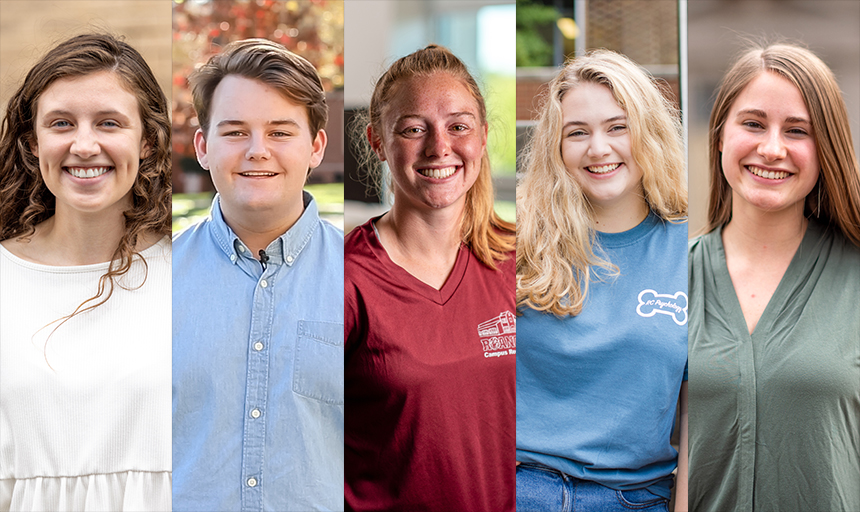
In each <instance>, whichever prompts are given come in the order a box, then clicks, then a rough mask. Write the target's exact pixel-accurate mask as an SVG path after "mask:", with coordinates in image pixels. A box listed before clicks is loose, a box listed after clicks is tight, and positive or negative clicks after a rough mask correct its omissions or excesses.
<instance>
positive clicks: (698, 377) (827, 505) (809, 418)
mask: <svg viewBox="0 0 860 512" xmlns="http://www.w3.org/2000/svg"><path fill="white" fill-rule="evenodd" d="M689 269H690V290H689V291H690V326H689V329H690V330H689V344H690V345H689V384H688V387H689V390H688V391H689V428H690V439H689V441H690V482H689V493H690V494H689V499H690V502H689V503H690V510H691V511H695V512H703V511H719V512H725V511H789V512H790V511H822V512H830V511H860V249H858V248H857V247H856V246H854V245H852V244H851V243H850V242H848V241H847V240H846V239H845V238H843V237H842V236H841V235H840V234H838V233H837V232H836V229H835V228H827V227H824V226H822V225H821V224H818V223H817V222H815V221H811V222H810V223H809V228H808V229H807V232H806V234H805V236H804V238H803V241H802V242H801V244H800V248H798V250H797V253H796V254H795V255H794V258H793V259H792V261H791V263H790V265H789V267H788V269H787V270H786V272H785V275H784V276H783V278H782V281H780V283H779V286H778V287H777V289H776V291H775V292H774V294H773V297H772V298H771V299H770V302H769V303H768V305H767V307H766V308H765V310H764V312H763V313H762V315H761V319H760V320H759V322H758V324H757V326H756V328H755V331H754V332H753V334H751V335H750V334H749V332H748V330H747V325H746V322H745V320H744V316H743V313H742V312H741V308H740V304H739V302H738V299H737V295H736V294H735V290H734V287H733V286H732V281H731V278H730V277H729V272H728V268H727V267H726V257H725V252H724V250H723V243H722V238H721V230H720V229H717V230H715V231H713V232H711V233H709V234H707V235H704V236H702V237H699V238H697V239H695V240H692V241H691V242H690V267H689Z"/></svg>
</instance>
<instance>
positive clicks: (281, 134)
mask: <svg viewBox="0 0 860 512" xmlns="http://www.w3.org/2000/svg"><path fill="white" fill-rule="evenodd" d="M290 136H292V134H291V133H289V132H272V137H279V138H282V137H290Z"/></svg>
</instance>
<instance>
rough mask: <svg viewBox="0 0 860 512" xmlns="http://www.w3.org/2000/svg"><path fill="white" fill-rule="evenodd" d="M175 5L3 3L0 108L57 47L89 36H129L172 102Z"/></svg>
mask: <svg viewBox="0 0 860 512" xmlns="http://www.w3.org/2000/svg"><path fill="white" fill-rule="evenodd" d="M171 5H172V2H171V0H0V105H2V107H3V112H4V113H5V107H6V103H7V102H8V100H9V97H10V96H11V95H12V93H13V92H14V91H15V89H17V88H18V86H19V85H20V84H21V81H22V80H23V79H24V77H25V76H26V74H27V72H28V71H29V70H30V67H32V65H33V64H34V63H35V62H36V61H37V60H38V59H39V58H40V57H41V56H42V55H44V54H45V53H46V52H47V51H48V50H49V49H50V48H51V47H53V46H54V45H55V44H56V43H58V42H60V41H62V40H64V39H67V38H69V37H71V36H74V35H77V34H81V33H84V32H92V31H99V32H109V33H111V34H114V35H120V36H124V37H125V40H126V41H127V42H128V43H129V44H131V45H132V46H133V47H134V48H135V49H137V50H138V51H139V52H140V53H141V54H142V55H143V57H144V59H146V61H147V63H149V66H150V67H151V68H152V71H153V73H155V77H156V78H157V79H158V83H159V84H160V85H161V88H162V89H163V90H164V93H165V94H166V95H167V97H168V98H170V62H171Z"/></svg>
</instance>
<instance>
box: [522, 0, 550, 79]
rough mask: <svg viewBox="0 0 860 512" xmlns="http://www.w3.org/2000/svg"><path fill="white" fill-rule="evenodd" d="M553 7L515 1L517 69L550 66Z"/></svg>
mask: <svg viewBox="0 0 860 512" xmlns="http://www.w3.org/2000/svg"><path fill="white" fill-rule="evenodd" d="M558 17H559V13H558V11H557V10H556V9H555V7H552V6H549V5H542V4H538V3H534V2H532V1H531V0H517V67H528V66H552V65H554V64H553V62H552V59H553V47H552V34H553V30H554V25H555V22H556V20H557V19H558Z"/></svg>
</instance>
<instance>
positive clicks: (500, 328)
mask: <svg viewBox="0 0 860 512" xmlns="http://www.w3.org/2000/svg"><path fill="white" fill-rule="evenodd" d="M515 332H517V319H516V318H515V317H514V314H513V313H511V312H510V311H503V312H501V313H499V316H497V317H496V318H493V319H492V320H487V321H486V322H484V323H482V324H479V325H478V336H480V337H482V338H486V337H487V336H499V335H502V334H510V333H515Z"/></svg>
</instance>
